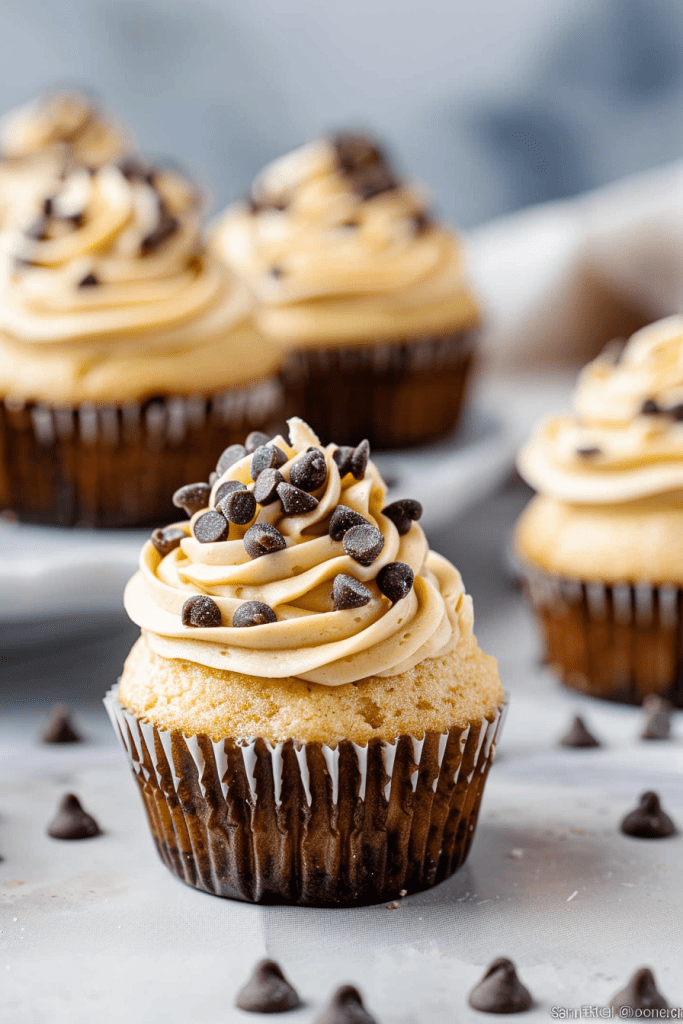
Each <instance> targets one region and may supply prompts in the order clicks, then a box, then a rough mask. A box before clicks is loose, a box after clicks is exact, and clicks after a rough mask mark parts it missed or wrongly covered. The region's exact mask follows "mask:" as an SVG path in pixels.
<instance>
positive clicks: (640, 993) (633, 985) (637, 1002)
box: [610, 967, 669, 1017]
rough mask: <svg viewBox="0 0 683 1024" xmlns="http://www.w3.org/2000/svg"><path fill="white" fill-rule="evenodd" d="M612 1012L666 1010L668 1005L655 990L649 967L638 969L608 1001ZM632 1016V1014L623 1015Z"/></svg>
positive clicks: (656, 989) (653, 977)
mask: <svg viewBox="0 0 683 1024" xmlns="http://www.w3.org/2000/svg"><path fill="white" fill-rule="evenodd" d="M610 1006H611V1008H612V1009H613V1010H668V1009H669V1004H668V1003H667V1001H666V999H665V998H664V996H663V995H662V993H661V992H660V991H659V989H658V988H657V982H656V981H655V976H654V974H653V973H652V971H651V970H650V968H649V967H640V968H639V969H638V970H637V971H636V972H635V974H634V975H633V976H632V977H631V978H630V979H629V981H628V983H627V984H626V985H625V986H624V988H622V989H620V991H619V992H617V993H616V995H613V996H612V998H611V1000H610ZM624 1016H629V1017H631V1016H633V1014H624Z"/></svg>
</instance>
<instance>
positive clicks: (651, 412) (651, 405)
mask: <svg viewBox="0 0 683 1024" xmlns="http://www.w3.org/2000/svg"><path fill="white" fill-rule="evenodd" d="M661 412H662V409H660V408H659V404H658V403H657V402H656V401H655V400H654V398H646V399H645V401H644V402H643V404H642V405H641V407H640V413H641V415H642V416H658V415H659V414H660V413H661Z"/></svg>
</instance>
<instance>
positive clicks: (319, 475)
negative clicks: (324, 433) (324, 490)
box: [289, 448, 327, 491]
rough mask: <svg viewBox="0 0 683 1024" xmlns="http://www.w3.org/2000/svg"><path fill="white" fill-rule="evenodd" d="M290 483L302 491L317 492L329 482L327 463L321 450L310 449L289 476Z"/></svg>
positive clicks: (294, 466) (295, 464)
mask: <svg viewBox="0 0 683 1024" xmlns="http://www.w3.org/2000/svg"><path fill="white" fill-rule="evenodd" d="M289 479H290V482H291V483H293V484H294V486H295V487H300V488H301V490H302V491H317V490H318V488H319V487H322V486H323V484H324V483H325V481H326V480H327V463H326V461H325V455H324V454H323V452H322V451H321V450H320V448H313V449H309V451H307V452H306V454H305V455H304V457H303V458H302V459H299V461H298V462H295V463H294V465H293V466H292V469H291V472H290V474H289Z"/></svg>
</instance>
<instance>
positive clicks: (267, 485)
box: [253, 469, 285, 505]
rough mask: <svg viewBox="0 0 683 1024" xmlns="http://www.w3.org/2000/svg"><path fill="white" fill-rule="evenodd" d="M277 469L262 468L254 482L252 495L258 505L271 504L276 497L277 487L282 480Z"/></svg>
mask: <svg viewBox="0 0 683 1024" xmlns="http://www.w3.org/2000/svg"><path fill="white" fill-rule="evenodd" d="M284 479H285V478H284V477H283V475H282V473H281V472H280V470H279V469H262V470H261V472H260V473H259V475H258V477H257V478H256V483H255V484H254V491H253V494H254V497H255V498H256V500H257V502H258V503H259V505H272V503H273V502H274V501H277V499H278V493H277V489H278V487H279V486H280V484H281V483H283V482H284Z"/></svg>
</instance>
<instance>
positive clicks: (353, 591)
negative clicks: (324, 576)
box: [332, 572, 372, 612]
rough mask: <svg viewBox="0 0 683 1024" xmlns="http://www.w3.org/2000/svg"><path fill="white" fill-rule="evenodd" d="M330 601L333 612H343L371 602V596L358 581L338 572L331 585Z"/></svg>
mask: <svg viewBox="0 0 683 1024" xmlns="http://www.w3.org/2000/svg"><path fill="white" fill-rule="evenodd" d="M332 600H333V602H334V610H335V612H343V611H346V610H347V609H348V608H362V607H363V605H366V604H369V602H370V601H372V594H371V592H370V591H369V590H368V588H367V587H366V586H364V585H363V584H362V583H361V581H360V580H357V579H355V578H354V577H353V576H347V575H346V573H343V572H340V573H339V575H338V576H335V578H334V583H333V584H332Z"/></svg>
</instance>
